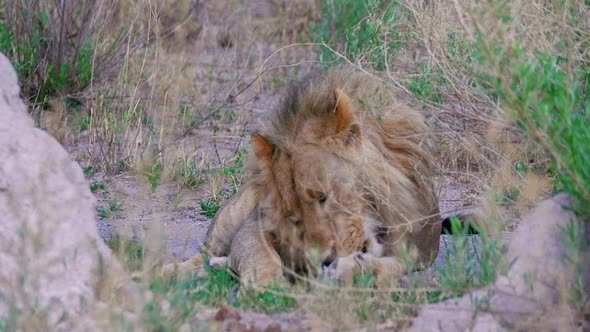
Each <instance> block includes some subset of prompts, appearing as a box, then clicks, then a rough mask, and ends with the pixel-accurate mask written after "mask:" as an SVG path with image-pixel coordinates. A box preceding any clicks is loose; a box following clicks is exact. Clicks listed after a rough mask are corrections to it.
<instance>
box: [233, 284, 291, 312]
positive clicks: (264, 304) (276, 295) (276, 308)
mask: <svg viewBox="0 0 590 332" xmlns="http://www.w3.org/2000/svg"><path fill="white" fill-rule="evenodd" d="M296 305H297V301H296V300H295V299H294V298H293V297H292V296H290V295H288V294H287V292H286V291H285V289H284V288H282V287H280V286H276V285H275V286H269V287H267V288H266V289H265V290H262V291H257V290H252V289H248V288H242V289H240V291H239V293H238V296H237V298H236V303H235V306H236V307H238V308H246V309H251V310H255V311H258V312H264V313H267V314H274V313H278V312H284V311H287V310H290V309H293V308H295V306H296Z"/></svg>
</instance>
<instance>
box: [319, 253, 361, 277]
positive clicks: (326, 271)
mask: <svg viewBox="0 0 590 332" xmlns="http://www.w3.org/2000/svg"><path fill="white" fill-rule="evenodd" d="M365 255H366V254H364V253H361V252H358V253H354V254H351V255H349V256H346V257H340V258H338V259H336V260H335V261H334V262H332V264H330V265H329V266H327V267H324V268H323V269H322V276H323V277H324V278H326V279H329V280H335V281H338V282H339V283H341V284H344V285H352V283H353V280H354V274H355V273H356V272H357V271H358V270H359V268H360V267H361V266H362V262H363V261H365V260H366V257H365Z"/></svg>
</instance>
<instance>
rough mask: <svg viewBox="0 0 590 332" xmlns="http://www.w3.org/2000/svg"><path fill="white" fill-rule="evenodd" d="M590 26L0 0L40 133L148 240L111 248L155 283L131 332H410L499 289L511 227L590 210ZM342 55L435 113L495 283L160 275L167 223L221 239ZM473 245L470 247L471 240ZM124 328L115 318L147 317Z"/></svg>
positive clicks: (563, 9)
mask: <svg viewBox="0 0 590 332" xmlns="http://www.w3.org/2000/svg"><path fill="white" fill-rule="evenodd" d="M588 17H590V5H589V4H588V2H587V1H583V0H577V1H556V2H550V1H542V0H530V1H525V0H523V1H508V2H504V1H487V2H482V1H476V2H473V1H463V0H449V1H419V0H401V1H378V0H372V1H367V2H364V1H354V0H351V1H344V0H343V1H336V0H322V1H313V0H298V1H286V0H285V1H284V0H259V1H237V0H224V1H197V0H195V1H191V0H166V1H149V0H132V1H125V2H118V1H90V0H79V1H51V0H44V1H20V0H10V1H7V2H5V3H4V4H0V51H2V52H3V53H5V54H7V55H8V56H9V57H10V58H11V60H12V61H13V63H15V64H16V69H17V71H18V72H19V75H20V77H19V78H20V80H21V82H22V83H21V84H22V85H23V93H24V96H25V97H26V98H27V99H28V100H29V106H30V109H31V112H32V113H33V114H35V116H36V118H37V120H38V125H39V126H41V127H43V128H45V129H46V130H47V131H48V132H50V133H51V134H52V135H54V136H55V137H56V138H57V139H58V140H59V141H60V142H61V143H62V144H63V145H64V146H65V147H66V148H67V149H68V151H69V152H71V154H72V156H73V157H74V158H75V159H76V160H78V161H79V163H80V165H81V166H82V167H83V169H84V171H85V173H86V174H87V176H88V178H89V179H90V182H91V189H92V191H93V192H95V193H96V194H97V197H98V198H99V201H100V206H99V209H98V215H99V218H100V222H101V223H102V224H104V223H105V222H106V223H107V224H108V225H110V226H109V227H111V226H112V227H113V228H115V229H116V230H117V232H119V231H120V232H121V233H122V234H123V235H124V236H122V237H121V238H125V237H126V236H127V237H128V236H135V238H136V239H143V241H142V243H138V242H136V241H131V242H129V241H126V240H120V238H119V237H114V238H111V239H110V243H111V245H112V246H114V247H116V248H117V250H118V251H120V254H121V256H122V257H123V258H124V259H125V260H127V261H129V264H128V265H129V269H130V271H131V272H133V273H135V274H137V275H140V274H141V275H144V276H145V275H150V277H149V278H143V279H141V280H140V281H139V284H140V286H141V287H144V289H146V294H148V295H146V296H145V298H144V299H143V300H142V301H144V303H141V304H137V305H138V307H137V308H136V309H135V313H136V316H135V318H133V317H132V318H129V324H131V322H133V323H134V324H138V326H143V327H145V328H147V329H150V330H151V329H153V330H176V329H179V328H183V329H186V330H188V326H189V325H190V324H196V323H198V322H201V321H207V322H209V323H210V324H214V323H212V322H210V321H209V319H211V317H212V314H213V311H211V309H207V308H211V307H218V306H220V305H222V304H225V303H229V304H231V305H233V306H236V307H240V308H245V309H249V310H254V311H259V312H265V313H276V312H289V315H290V317H291V316H295V317H298V318H301V319H304V320H303V321H304V323H298V324H304V325H305V324H310V325H311V326H312V327H315V328H328V327H332V328H336V329H347V330H348V329H356V328H359V327H361V326H364V327H368V328H400V327H403V326H404V324H405V323H406V322H407V321H408V320H409V319H410V317H412V314H413V313H414V311H415V310H414V309H415V308H416V307H417V305H419V304H421V303H425V302H436V301H440V300H442V299H445V298H448V297H453V296H457V295H459V294H461V293H463V292H465V291H467V290H469V289H472V288H474V287H478V286H481V285H482V284H487V283H490V282H492V281H493V280H494V279H495V276H496V273H500V272H501V270H502V268H505V266H504V265H505V264H504V262H502V260H501V259H500V257H501V252H502V242H501V234H502V232H504V231H507V230H510V229H511V228H512V227H513V226H514V225H515V223H516V222H515V220H517V217H518V216H519V215H520V214H521V213H522V212H523V211H526V210H527V209H528V208H530V206H531V205H532V204H534V203H535V202H537V201H538V200H539V198H541V197H545V196H547V195H548V194H550V193H552V192H555V191H568V192H570V193H572V194H573V195H574V196H575V197H577V199H578V201H579V202H581V203H582V204H583V203H587V202H590V194H589V193H588V188H590V185H589V184H590V182H589V179H590V176H589V174H588V172H589V171H588V170H587V168H586V167H585V165H587V164H588V163H585V161H588V158H590V157H588V155H589V154H587V153H585V152H590V151H586V150H584V149H588V147H587V144H586V146H584V147H582V145H584V144H580V143H587V141H588V139H590V134H589V133H588V130H587V128H586V129H584V128H585V127H587V125H588V112H589V108H588V107H589V106H588V103H587V101H588V99H589V98H590V97H589V93H588V91H589V90H590V83H589V80H590V50H589V47H590V20H589V19H588ZM334 63H347V65H349V66H355V67H357V68H358V69H359V70H363V71H367V72H369V73H371V74H372V75H374V76H375V79H378V80H382V81H384V82H386V83H388V84H390V85H391V88H392V89H393V90H394V91H396V94H397V96H398V98H399V99H400V100H402V101H404V102H407V103H409V104H411V105H412V106H413V107H416V108H418V109H422V110H424V112H425V114H427V116H428V119H429V121H430V123H431V125H432V128H433V135H434V136H435V137H436V139H437V141H438V143H440V151H439V154H438V156H437V158H438V163H437V164H438V165H439V167H440V169H439V177H438V182H439V184H440V186H441V193H442V194H444V195H446V196H443V205H444V204H446V205H445V206H443V210H445V209H447V211H443V213H450V212H452V211H451V210H453V209H456V208H465V207H468V208H472V207H474V206H477V208H478V209H479V210H480V211H482V216H483V220H485V221H486V222H485V224H484V227H485V229H486V234H488V235H489V236H486V237H485V239H484V240H482V242H483V243H482V246H483V249H482V250H483V252H485V253H486V255H487V256H486V258H484V259H483V260H482V261H479V262H477V263H478V264H479V265H480V266H484V267H485V268H486V269H485V270H486V272H485V273H482V272H473V271H463V270H461V271H458V270H457V266H463V261H461V262H456V264H454V265H453V264H451V265H453V266H447V269H443V270H441V271H439V275H440V276H439V279H438V280H437V281H436V282H434V283H428V285H426V286H425V284H424V283H423V282H420V283H417V284H416V285H414V284H413V283H412V281H408V284H409V286H408V287H405V288H399V289H391V290H388V291H386V290H380V291H376V290H375V289H373V288H372V287H371V285H372V280H370V279H367V278H359V280H357V287H355V288H350V289H348V288H347V289H340V288H336V287H334V286H333V285H330V284H329V283H325V282H319V281H314V280H308V281H307V282H306V283H304V284H301V285H298V286H296V287H294V288H292V289H280V288H277V289H267V290H246V289H239V290H238V283H237V281H236V280H235V279H233V278H232V277H231V275H230V274H228V272H226V271H212V274H211V276H210V277H208V278H207V279H204V280H202V279H198V280H197V279H195V280H188V281H167V282H165V281H162V280H159V279H158V278H156V277H151V276H152V275H153V273H152V272H154V271H156V270H157V268H158V266H159V265H160V264H161V263H162V261H164V260H167V259H169V258H168V257H167V255H165V254H163V251H165V250H158V248H160V249H161V248H162V247H166V244H169V242H164V244H163V245H162V241H163V239H162V236H161V234H160V233H159V230H161V229H166V227H167V226H170V225H171V224H174V223H178V222H179V221H178V220H180V223H183V222H184V223H191V222H195V220H196V221H198V222H200V223H201V226H200V228H199V230H195V229H193V228H182V227H181V228H180V231H179V233H178V234H177V235H178V236H181V235H180V234H182V233H186V232H187V230H190V231H195V232H201V233H199V234H197V235H198V236H197V238H198V237H199V236H201V237H202V235H203V234H204V229H205V228H206V225H207V220H208V219H210V218H211V216H212V214H214V213H215V211H216V209H217V208H218V207H219V205H220V204H222V203H223V201H224V200H225V199H226V198H227V197H229V195H231V194H232V193H233V192H235V190H236V188H237V187H238V186H239V184H240V183H241V166H242V163H243V158H244V157H245V152H244V151H245V148H247V141H248V138H249V134H250V133H251V132H252V131H253V130H255V129H256V128H257V126H259V122H258V121H259V115H260V114H261V113H263V112H265V111H266V110H268V109H270V108H272V107H273V106H274V105H276V102H277V100H278V98H279V97H280V93H281V90H282V88H283V87H284V86H285V85H288V84H289V83H291V82H292V81H293V80H296V79H298V78H300V77H301V76H303V75H305V74H306V73H309V72H311V71H317V70H323V69H324V68H325V67H329V66H331V65H333V64H334ZM578 149H579V150H578ZM574 150H575V151H577V152H574ZM449 188H459V189H449ZM444 197H447V200H446V201H445V198H444ZM453 199H456V200H458V203H457V202H452V200H453ZM187 211H193V212H191V213H188V212H187ZM195 211H196V212H195ZM580 213H581V215H584V216H585V214H584V212H583V211H581V212H580ZM140 219H141V220H143V221H141V222H140V223H139V224H138V220H140ZM144 224H145V225H156V227H155V228H153V229H152V230H148V231H144V230H143V229H142V226H143V225H144ZM138 225H139V226H138ZM162 225H163V226H162ZM160 227H161V228H160ZM170 227H172V226H170ZM129 229H133V230H132V231H129ZM137 229H139V230H137ZM154 229H155V230H154ZM169 232H170V233H171V234H174V233H173V232H172V231H169ZM182 236H185V234H182ZM109 237H110V235H109ZM189 238H190V239H191V240H195V236H194V235H192V237H191V236H189ZM461 241H463V242H461ZM150 242H152V243H150ZM153 242H158V243H159V244H154V243H153ZM180 242H181V243H183V241H182V240H181V241H180ZM456 247H457V253H461V252H463V251H464V250H465V247H466V244H465V240H464V239H463V240H458V243H456ZM191 250H193V252H189V253H186V252H185V251H184V250H182V249H179V250H177V251H176V252H177V253H184V254H181V256H182V255H183V256H185V257H186V256H189V255H190V254H192V253H194V250H195V248H192V249H191ZM472 263H473V262H472ZM489 270H491V271H492V272H491V273H490V271H489ZM433 285H434V287H433ZM310 290H311V291H310ZM103 298H106V299H110V298H111V297H110V296H108V295H106V296H103ZM587 301H588V300H587V299H581V300H578V302H579V303H575V304H574V305H576V306H578V308H579V310H580V311H581V312H585V313H586V314H587V313H588V310H589V306H588V302H587ZM205 306H207V307H205ZM140 308H141V309H140ZM131 316H133V315H131ZM131 316H129V317H131ZM138 317H139V318H138ZM119 318H120V317H118V318H117V319H113V315H112V313H109V314H108V315H106V316H105V317H101V319H104V320H105V322H106V321H108V324H115V325H116V324H127V323H121V321H120V320H119ZM2 319H3V318H1V317H0V329H2V327H5V326H7V325H3V324H4V323H2V322H3V321H2ZM285 319H287V318H285ZM287 320H288V319H287ZM105 324H107V323H105ZM111 326H112V325H111ZM212 326H214V325H212ZM116 328H122V325H121V326H119V325H117V326H116ZM212 329H215V327H212Z"/></svg>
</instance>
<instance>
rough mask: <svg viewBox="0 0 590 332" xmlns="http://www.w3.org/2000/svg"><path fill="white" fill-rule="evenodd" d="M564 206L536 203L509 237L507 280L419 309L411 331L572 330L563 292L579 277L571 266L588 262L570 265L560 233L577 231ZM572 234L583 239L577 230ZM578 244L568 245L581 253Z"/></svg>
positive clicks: (566, 202) (560, 199)
mask: <svg viewBox="0 0 590 332" xmlns="http://www.w3.org/2000/svg"><path fill="white" fill-rule="evenodd" d="M570 204H571V201H570V199H569V197H568V196H567V195H564V194H561V195H558V196H556V197H554V198H553V199H550V200H546V201H543V202H541V203H540V204H539V205H538V206H537V207H536V208H535V209H534V210H533V211H532V212H531V213H529V214H528V215H527V216H526V217H525V218H523V220H522V222H521V224H520V225H519V227H518V229H517V230H516V231H515V233H514V234H513V235H512V236H511V239H510V242H509V245H508V253H507V256H508V257H507V259H508V262H514V263H513V264H512V266H511V268H510V270H509V272H508V274H507V275H505V276H501V277H499V278H498V280H497V281H496V283H495V284H494V285H492V286H490V287H487V288H485V289H482V290H478V291H475V292H473V293H470V294H467V295H465V296H463V297H462V298H460V299H458V300H448V301H445V302H443V303H439V304H433V305H426V306H424V307H422V308H421V309H420V311H419V313H418V316H417V317H416V318H415V319H414V321H413V324H412V328H411V330H412V331H467V330H469V331H501V330H504V329H506V328H508V329H511V330H513V329H514V330H534V329H540V330H543V331H547V330H549V331H566V330H567V331H569V330H572V329H573V328H574V325H575V317H574V314H575V313H574V311H573V310H572V309H571V308H570V307H569V304H568V296H569V295H571V294H568V291H569V290H571V289H572V285H573V284H574V283H575V282H576V281H577V280H578V278H579V277H580V276H579V273H580V272H579V271H576V266H578V267H580V266H581V267H584V266H587V265H585V264H587V263H588V262H587V261H586V262H584V261H582V260H577V261H576V258H575V257H574V256H575V255H572V253H573V252H572V251H571V244H572V243H571V241H569V240H567V239H565V238H564V229H567V228H568V227H572V226H573V227H581V223H579V222H578V221H576V218H575V215H574V214H573V213H572V212H571V211H570V210H569V209H568V207H569V206H570ZM577 233H579V234H583V232H581V231H580V229H578V231H577ZM584 241H587V239H586V240H584V239H583V238H582V237H580V238H578V239H576V241H574V242H577V246H578V248H582V247H583V246H586V245H587V243H584ZM566 243H570V244H568V245H565V244H566ZM584 255H585V256H584ZM584 255H581V256H579V257H578V258H580V257H589V256H588V253H587V252H586V253H585V254H584ZM571 259H574V261H572V260H571Z"/></svg>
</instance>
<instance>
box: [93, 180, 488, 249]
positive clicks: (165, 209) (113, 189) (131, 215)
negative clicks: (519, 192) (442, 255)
mask: <svg viewBox="0 0 590 332" xmlns="http://www.w3.org/2000/svg"><path fill="white" fill-rule="evenodd" d="M107 186H108V187H109V188H110V197H112V198H111V199H115V200H116V201H118V202H120V204H121V206H122V208H121V209H122V210H121V212H120V213H119V214H118V215H117V213H115V214H114V216H113V217H111V218H104V219H103V218H99V219H98V220H97V225H98V228H99V232H100V235H101V236H102V237H103V238H104V239H111V238H112V237H113V236H115V235H116V234H121V235H123V236H125V237H128V238H133V239H138V240H143V239H145V238H146V237H148V236H150V234H153V233H157V234H158V236H161V239H162V240H163V241H164V243H165V247H166V252H167V253H168V254H169V255H172V256H176V257H178V258H179V259H187V258H188V257H190V256H192V255H193V254H195V253H196V252H197V251H198V250H199V248H200V246H201V244H202V243H203V240H204V238H205V234H206V232H207V228H208V227H209V224H210V222H211V220H210V219H209V218H207V216H206V215H205V212H204V211H203V210H202V209H201V206H200V204H199V200H200V199H204V198H206V197H208V193H207V192H206V190H205V189H202V190H198V191H195V190H187V189H182V188H180V189H179V188H178V187H177V186H176V185H173V184H168V185H163V186H160V187H158V188H156V190H155V191H154V192H151V189H150V187H149V186H148V185H147V184H145V183H140V182H138V180H137V179H136V178H135V177H134V176H132V175H121V176H118V177H116V178H113V179H111V180H110V181H109V182H107ZM476 193H477V190H476V188H475V186H474V185H469V184H455V185H449V186H447V187H445V188H443V190H442V191H441V194H440V206H441V213H442V215H443V216H447V215H452V214H454V213H456V212H457V211H459V212H461V211H465V210H466V209H467V210H468V208H469V205H466V202H470V201H472V200H473V196H474V195H475V194H476ZM99 196H100V195H99ZM101 201H102V202H101V204H103V205H104V204H105V202H106V201H108V200H107V199H105V198H102V199H101ZM142 242H144V243H145V244H146V245H147V246H148V247H149V243H146V241H142ZM445 245H446V242H445V241H443V246H445ZM154 249H155V248H154Z"/></svg>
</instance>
